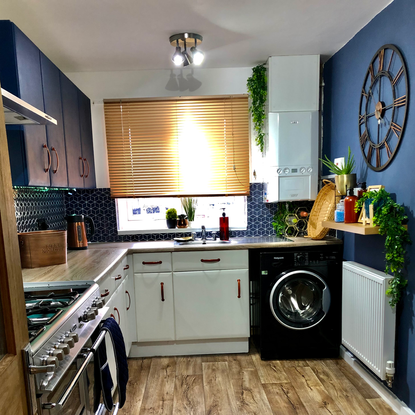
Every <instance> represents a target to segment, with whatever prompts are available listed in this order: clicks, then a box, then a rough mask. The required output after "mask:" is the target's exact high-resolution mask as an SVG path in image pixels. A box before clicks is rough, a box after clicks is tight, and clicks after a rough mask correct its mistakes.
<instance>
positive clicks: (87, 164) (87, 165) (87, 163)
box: [84, 158, 89, 179]
mask: <svg viewBox="0 0 415 415" xmlns="http://www.w3.org/2000/svg"><path fill="white" fill-rule="evenodd" d="M84 161H85V162H86V167H87V168H88V173H87V174H86V175H85V179H87V178H88V176H89V162H88V160H87V159H86V158H85V159H84Z"/></svg>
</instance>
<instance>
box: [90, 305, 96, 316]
mask: <svg viewBox="0 0 415 415" xmlns="http://www.w3.org/2000/svg"><path fill="white" fill-rule="evenodd" d="M91 311H93V312H94V313H95V315H96V316H97V315H98V308H97V307H92V308H91Z"/></svg>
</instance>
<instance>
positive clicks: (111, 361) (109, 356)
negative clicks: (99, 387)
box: [104, 293, 117, 392]
mask: <svg viewBox="0 0 415 415" xmlns="http://www.w3.org/2000/svg"><path fill="white" fill-rule="evenodd" d="M114 297H115V293H114V295H113V296H112V298H111V299H110V301H108V303H107V304H106V305H105V306H106V307H109V309H108V311H107V314H106V315H105V317H104V318H105V319H107V318H110V317H111V315H112V314H113V312H114V302H113V300H114ZM105 347H106V350H107V362H108V366H109V367H110V371H111V377H112V382H113V383H114V389H113V392H115V388H116V387H117V375H116V373H117V366H116V363H115V354H114V349H113V347H112V342H111V339H110V338H109V336H108V335H107V336H106V337H105Z"/></svg>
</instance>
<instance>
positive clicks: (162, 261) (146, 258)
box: [134, 252, 172, 273]
mask: <svg viewBox="0 0 415 415" xmlns="http://www.w3.org/2000/svg"><path fill="white" fill-rule="evenodd" d="M171 270H172V267H171V253H170V252H160V253H157V252H153V253H149V254H134V272H135V273H136V272H166V271H171Z"/></svg>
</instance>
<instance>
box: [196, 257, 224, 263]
mask: <svg viewBox="0 0 415 415" xmlns="http://www.w3.org/2000/svg"><path fill="white" fill-rule="evenodd" d="M200 262H207V263H212V262H220V258H216V259H201V260H200Z"/></svg>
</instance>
